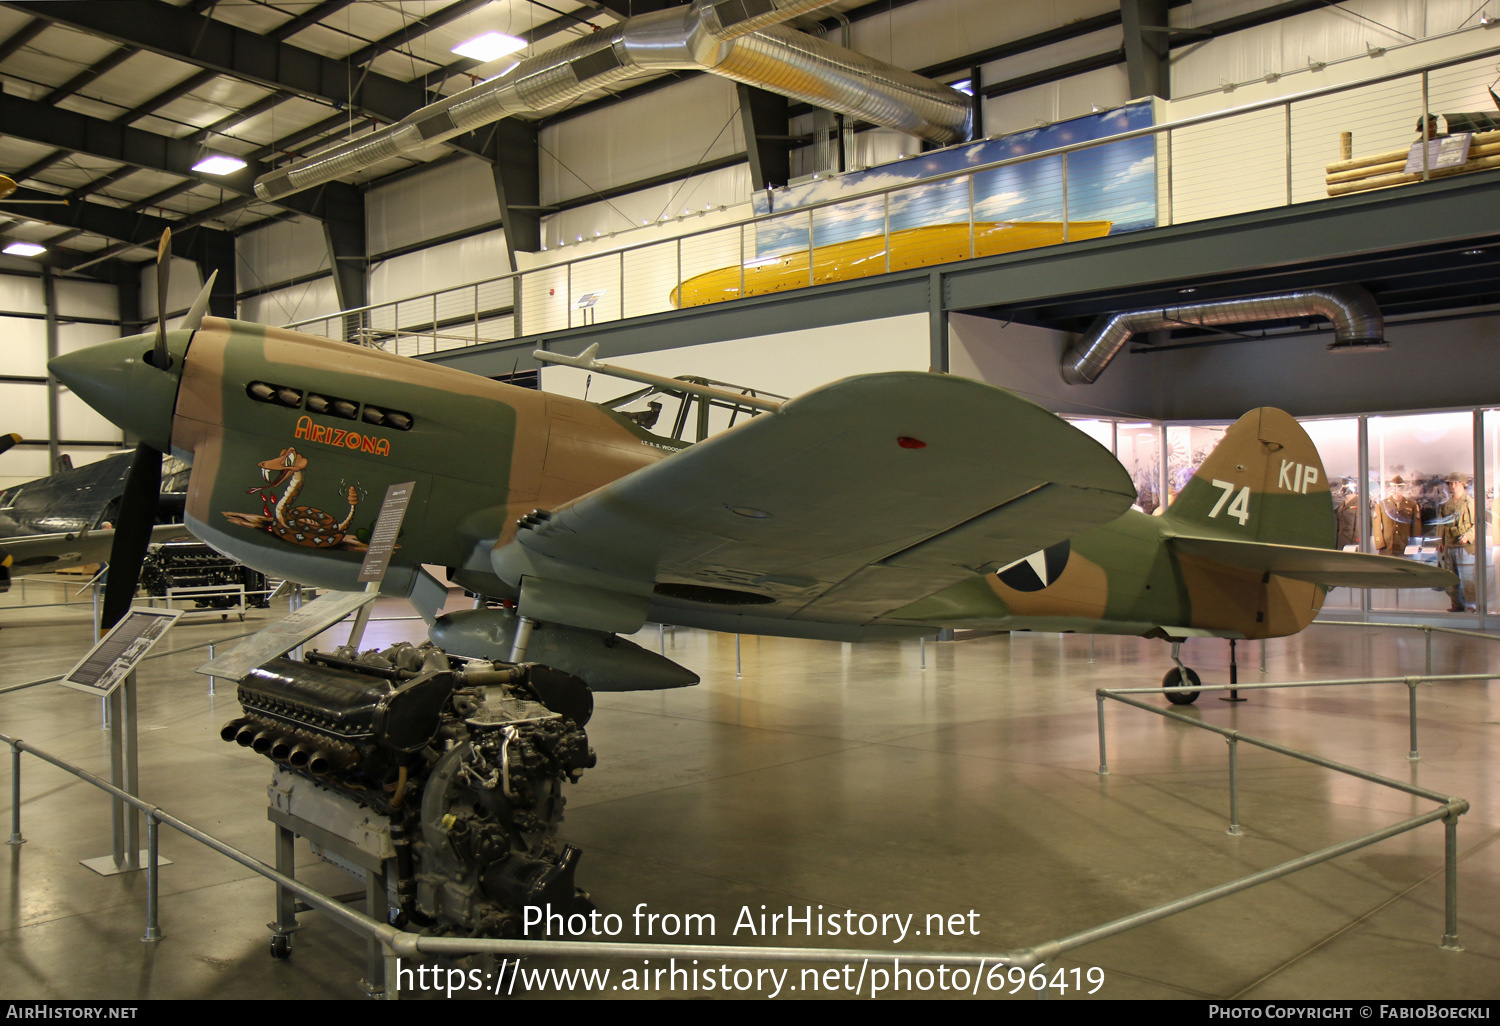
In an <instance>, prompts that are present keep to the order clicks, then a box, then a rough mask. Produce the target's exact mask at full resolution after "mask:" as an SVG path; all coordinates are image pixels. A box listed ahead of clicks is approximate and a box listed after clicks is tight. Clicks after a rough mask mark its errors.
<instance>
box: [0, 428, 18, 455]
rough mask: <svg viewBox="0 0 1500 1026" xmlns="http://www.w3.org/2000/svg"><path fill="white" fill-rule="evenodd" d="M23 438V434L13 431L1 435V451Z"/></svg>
mask: <svg viewBox="0 0 1500 1026" xmlns="http://www.w3.org/2000/svg"><path fill="white" fill-rule="evenodd" d="M20 440H21V436H20V435H18V434H16V433H15V432H14V431H12V432H11V433H10V434H8V435H0V452H4V451H5V450H6V449H9V448H10V447H11V446H13V445H15V444H16V443H17V442H19V441H20Z"/></svg>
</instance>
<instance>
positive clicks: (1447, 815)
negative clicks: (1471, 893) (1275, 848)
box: [1094, 674, 1500, 951]
mask: <svg viewBox="0 0 1500 1026" xmlns="http://www.w3.org/2000/svg"><path fill="white" fill-rule="evenodd" d="M1421 679H1422V678H1409V677H1381V678H1374V677H1372V678H1367V679H1363V680H1334V681H1292V682H1285V683H1276V684H1250V685H1246V686H1245V690H1269V689H1272V688H1285V687H1318V686H1341V685H1349V684H1379V683H1403V684H1407V685H1408V686H1409V687H1411V689H1412V691H1411V694H1412V695H1413V698H1412V704H1411V714H1412V727H1411V737H1412V755H1411V756H1409V757H1411V758H1414V757H1415V755H1416V747H1417V745H1416V699H1415V694H1416V688H1415V685H1416V683H1417V682H1419V681H1420V680H1421ZM1495 679H1500V674H1462V675H1453V676H1447V677H1439V678H1432V680H1433V681H1434V682H1436V681H1452V680H1495ZM1227 690H1229V688H1228V687H1227V686H1222V687H1221V686H1207V687H1199V688H1180V687H1179V688H1099V689H1098V690H1097V691H1095V693H1094V695H1095V700H1096V702H1097V703H1098V713H1099V774H1100V775H1101V776H1107V775H1108V774H1109V761H1108V758H1107V756H1106V747H1105V743H1106V742H1105V723H1104V702H1105V699H1111V700H1113V701H1116V702H1120V703H1122V704H1124V705H1129V706H1133V707H1135V708H1137V709H1143V710H1145V711H1146V712H1149V713H1153V714H1154V715H1157V716H1162V717H1165V718H1166V719H1169V720H1176V721H1177V722H1179V723H1185V724H1187V725H1188V726H1191V727H1196V728H1198V729H1199V730H1207V731H1210V732H1212V733H1216V734H1219V735H1221V736H1222V737H1224V738H1225V739H1226V740H1227V741H1228V742H1229V830H1228V831H1227V832H1228V833H1230V834H1240V833H1242V832H1243V831H1242V830H1241V828H1240V823H1239V780H1238V767H1237V764H1236V752H1237V746H1238V743H1239V742H1241V741H1243V742H1245V743H1246V744H1251V745H1254V746H1256V747H1257V748H1264V749H1266V750H1267V751H1271V752H1277V753H1279V754H1281V755H1286V756H1290V757H1291V758H1293V759H1298V760H1300V761H1302V762H1307V763H1311V764H1312V765H1314V766H1319V767H1322V768H1324V769H1330V770H1333V771H1335V772H1337V773H1343V774H1344V775H1346V776H1352V777H1356V778H1358V779H1360V780H1365V781H1368V782H1370V783H1372V784H1378V785H1380V786H1382V787H1388V788H1391V789H1393V790H1396V791H1402V792H1404V793H1406V794H1410V795H1414V796H1416V797H1418V798H1423V799H1426V800H1427V801H1432V802H1437V803H1438V804H1439V805H1440V806H1441V807H1440V808H1438V809H1435V810H1434V811H1432V812H1429V813H1427V814H1425V815H1423V816H1418V817H1417V818H1415V819H1411V820H1407V821H1405V822H1404V823H1399V824H1397V825H1396V826H1394V827H1388V828H1386V829H1385V830H1381V831H1378V832H1376V833H1374V834H1368V835H1366V836H1365V837H1362V838H1357V839H1356V840H1354V841H1348V842H1345V843H1343V844H1340V845H1335V846H1334V847H1333V848H1326V849H1324V850H1323V851H1322V852H1319V853H1315V854H1314V855H1309V856H1304V857H1303V858H1301V859H1294V860H1293V861H1292V862H1289V863H1284V864H1283V866H1281V867H1276V870H1268V871H1267V873H1276V875H1286V873H1285V872H1277V870H1281V869H1286V872H1294V871H1295V870H1296V869H1300V868H1305V866H1308V865H1315V864H1316V863H1317V862H1322V861H1327V859H1328V858H1333V857H1335V856H1336V855H1339V854H1343V853H1344V852H1347V851H1353V850H1355V849H1357V848H1363V847H1366V846H1367V845H1369V844H1374V843H1376V841H1380V840H1384V839H1386V838H1387V837H1394V836H1395V835H1396V834H1398V833H1404V832H1405V831H1406V830H1410V829H1413V828H1415V827H1417V826H1423V825H1425V824H1427V823H1433V822H1436V821H1437V820H1439V819H1441V820H1444V821H1445V822H1446V824H1447V836H1446V839H1445V844H1444V858H1445V860H1446V861H1445V869H1444V871H1445V894H1444V905H1445V907H1444V927H1445V929H1444V933H1443V938H1442V941H1441V942H1440V944H1439V946H1440V947H1442V948H1444V949H1446V950H1449V951H1462V950H1463V947H1462V946H1461V945H1459V943H1458V835H1457V829H1458V825H1457V821H1458V817H1459V816H1461V815H1463V814H1464V813H1465V812H1467V811H1469V803H1468V802H1467V801H1466V800H1464V799H1462V798H1455V797H1452V796H1450V795H1444V794H1440V793H1439V792H1437V791H1432V790H1429V789H1428V788H1424V787H1418V786H1417V785H1415V784H1410V783H1407V782H1405V781H1401V780H1395V779H1393V778H1391V777H1386V776H1381V775H1380V774H1378V773H1372V772H1370V771H1369V770H1363V769H1360V768H1359V767H1357V766H1350V765H1348V764H1347V763H1340V762H1335V761H1334V760H1332V759H1325V758H1323V757H1322V756H1319V755H1313V754H1312V753H1311V752H1303V751H1299V750H1297V749H1295V748H1289V747H1287V746H1286V745H1281V744H1277V743H1276V742H1274V741H1269V740H1267V739H1265V738H1261V737H1256V736H1254V735H1251V734H1245V733H1243V732H1241V731H1238V730H1232V729H1230V728H1228V727H1220V726H1217V725H1215V724H1212V723H1204V722H1203V721H1202V720H1197V719H1194V718H1193V717H1191V716H1185V715H1183V714H1182V713H1178V712H1173V711H1172V710H1170V709H1161V708H1158V707H1156V706H1152V705H1147V704H1146V703H1145V702H1141V701H1137V700H1136V699H1134V698H1129V697H1126V696H1128V695H1146V694H1167V693H1171V692H1187V691H1227ZM1309 860H1312V861H1309ZM1288 867H1290V868H1288ZM1257 876H1259V877H1261V878H1263V879H1274V876H1266V875H1265V874H1257ZM1249 879H1254V878H1247V880H1249ZM1240 882H1244V881H1240ZM1256 882H1260V880H1256ZM1250 886H1253V884H1250ZM1240 889H1243V888H1240ZM1216 890H1217V889H1216ZM1204 893H1205V894H1208V893H1210V892H1204ZM1207 900H1212V899H1211V898H1210V899H1207ZM1168 914H1170V913H1168Z"/></svg>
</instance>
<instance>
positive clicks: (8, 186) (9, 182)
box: [0, 175, 16, 199]
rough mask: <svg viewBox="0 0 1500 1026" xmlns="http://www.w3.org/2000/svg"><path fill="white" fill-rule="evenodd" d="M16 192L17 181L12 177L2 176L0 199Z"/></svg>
mask: <svg viewBox="0 0 1500 1026" xmlns="http://www.w3.org/2000/svg"><path fill="white" fill-rule="evenodd" d="M15 191H16V180H15V179H14V178H12V177H11V176H10V175H0V199H4V198H5V197H7V196H9V195H10V194H11V193H13V192H15Z"/></svg>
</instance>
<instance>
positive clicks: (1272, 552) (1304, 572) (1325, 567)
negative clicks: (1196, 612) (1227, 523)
mask: <svg viewBox="0 0 1500 1026" xmlns="http://www.w3.org/2000/svg"><path fill="white" fill-rule="evenodd" d="M1170 544H1171V545H1172V547H1173V548H1175V549H1177V550H1178V551H1179V552H1186V553H1189V554H1191V555H1194V556H1202V557H1203V558H1204V559H1211V560H1213V561H1214V562H1216V563H1225V564H1227V565H1229V566H1237V567H1243V568H1244V569H1246V570H1259V571H1261V572H1263V573H1273V574H1275V575H1277V576H1278V577H1290V578H1292V579H1293V580H1296V581H1309V582H1311V583H1313V584H1326V585H1328V586H1329V587H1330V588H1446V587H1449V586H1450V585H1453V584H1456V583H1458V577H1457V575H1455V574H1454V573H1453V572H1452V571H1450V570H1444V569H1442V568H1441V567H1436V566H1432V565H1431V564H1428V563H1418V562H1417V561H1416V560H1412V559H1402V558H1401V557H1400V556H1377V555H1372V554H1370V553H1367V552H1341V551H1339V550H1337V549H1318V548H1308V547H1304V546H1301V545H1272V544H1268V543H1265V542H1247V541H1228V540H1225V539H1220V538H1195V537H1189V536H1181V535H1179V536H1177V537H1175V538H1172V539H1170Z"/></svg>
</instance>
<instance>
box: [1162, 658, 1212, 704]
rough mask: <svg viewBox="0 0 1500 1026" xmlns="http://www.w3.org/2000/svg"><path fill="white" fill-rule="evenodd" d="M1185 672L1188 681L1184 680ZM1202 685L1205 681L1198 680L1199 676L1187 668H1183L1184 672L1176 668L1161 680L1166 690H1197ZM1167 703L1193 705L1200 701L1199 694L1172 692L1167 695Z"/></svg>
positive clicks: (1193, 692)
mask: <svg viewBox="0 0 1500 1026" xmlns="http://www.w3.org/2000/svg"><path fill="white" fill-rule="evenodd" d="M1184 672H1186V673H1187V679H1186V680H1184V679H1182V678H1183V673H1184ZM1202 683H1203V681H1201V680H1199V679H1198V674H1196V673H1194V672H1193V671H1192V670H1189V669H1188V668H1187V667H1183V669H1182V670H1179V669H1178V668H1177V667H1175V666H1174V667H1172V668H1171V669H1170V670H1168V671H1167V675H1166V676H1165V677H1163V678H1162V679H1161V686H1162V687H1164V688H1196V687H1198V686H1199V685H1200V684H1202ZM1167 701H1168V702H1171V703H1172V704H1173V705H1192V704H1193V703H1194V702H1196V701H1198V692H1196V691H1171V692H1168V693H1167Z"/></svg>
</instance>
